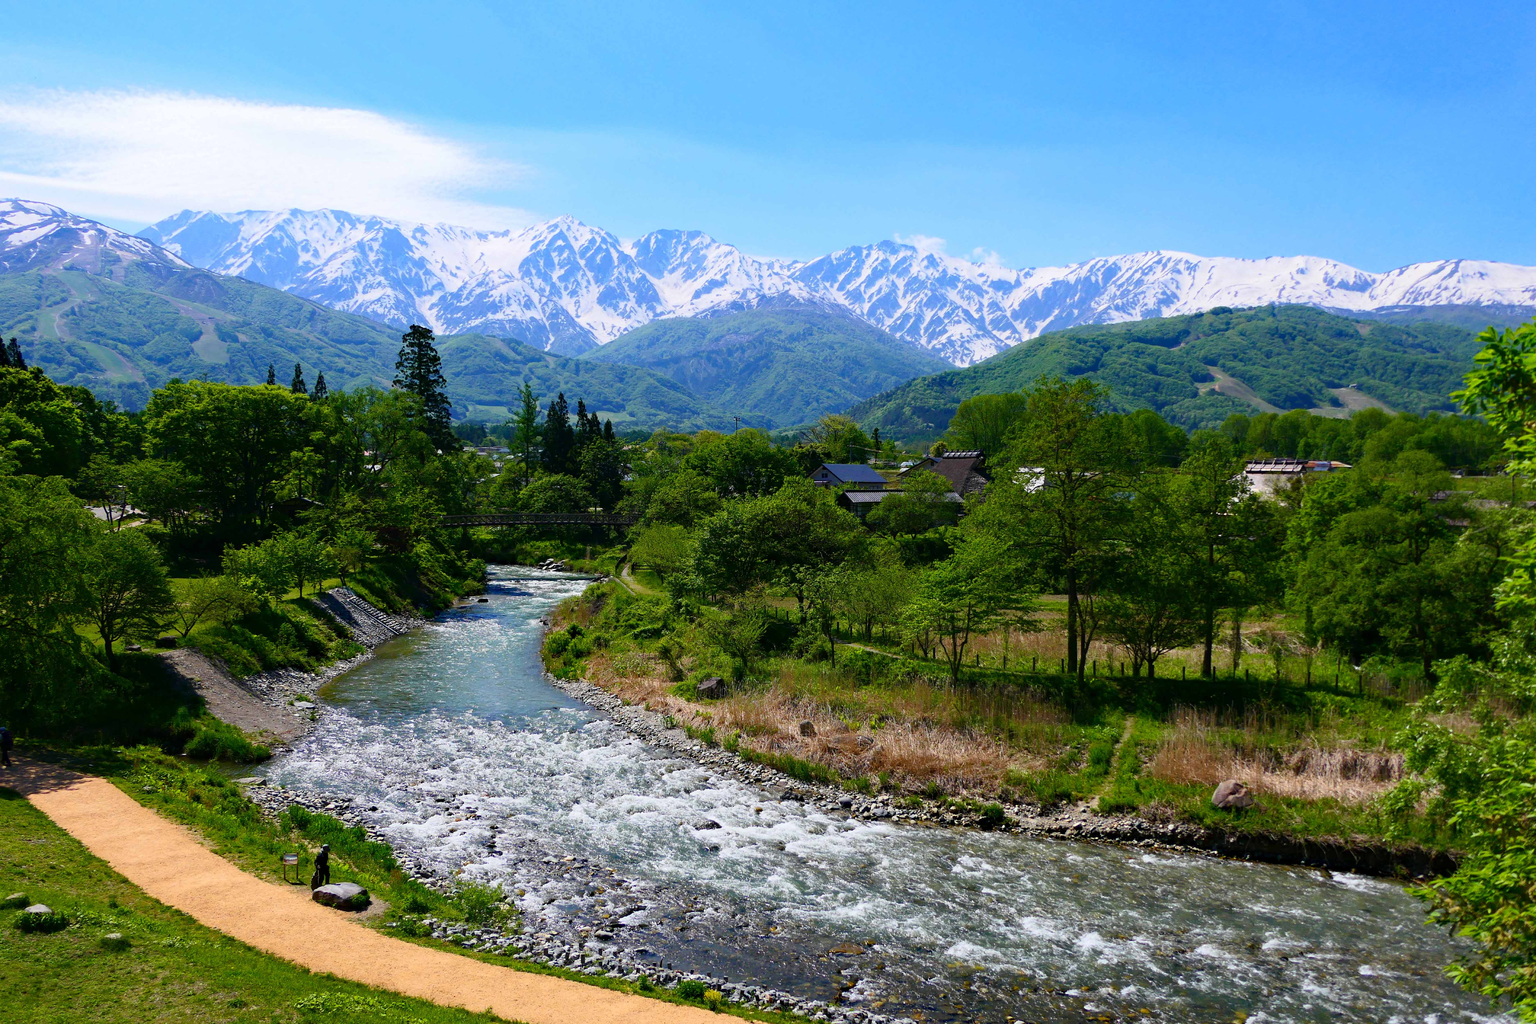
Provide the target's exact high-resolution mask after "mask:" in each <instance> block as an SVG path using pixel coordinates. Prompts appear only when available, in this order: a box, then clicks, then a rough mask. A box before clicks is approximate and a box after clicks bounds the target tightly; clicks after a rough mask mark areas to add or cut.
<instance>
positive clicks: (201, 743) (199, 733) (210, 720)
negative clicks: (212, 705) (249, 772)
mask: <svg viewBox="0 0 1536 1024" xmlns="http://www.w3.org/2000/svg"><path fill="white" fill-rule="evenodd" d="M182 752H183V753H185V754H186V755H187V756H188V757H195V758H198V759H199V760H203V761H231V762H234V763H235V764H254V763H256V762H257V761H265V760H266V759H267V758H269V757H271V756H272V751H270V750H268V749H267V748H266V747H264V746H262V745H261V744H259V743H252V742H251V741H250V739H249V738H248V737H247V736H246V735H245V733H243V732H241V731H240V730H239V729H237V728H235V727H234V726H233V725H230V724H229V723H228V722H221V721H219V720H218V719H217V718H214V717H213V716H212V715H203V716H202V717H200V718H198V719H197V720H195V721H194V722H193V723H192V738H191V739H189V740H187V743H186V746H185V747H183V748H182Z"/></svg>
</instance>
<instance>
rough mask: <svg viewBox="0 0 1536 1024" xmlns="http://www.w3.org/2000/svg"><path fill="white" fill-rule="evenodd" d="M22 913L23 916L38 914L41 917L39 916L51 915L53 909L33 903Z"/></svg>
mask: <svg viewBox="0 0 1536 1024" xmlns="http://www.w3.org/2000/svg"><path fill="white" fill-rule="evenodd" d="M22 913H23V914H39V915H41V914H51V913H53V908H52V907H50V906H49V905H48V904H46V903H34V904H32V905H31V906H30V907H28V908H27V909H25V910H23V911H22Z"/></svg>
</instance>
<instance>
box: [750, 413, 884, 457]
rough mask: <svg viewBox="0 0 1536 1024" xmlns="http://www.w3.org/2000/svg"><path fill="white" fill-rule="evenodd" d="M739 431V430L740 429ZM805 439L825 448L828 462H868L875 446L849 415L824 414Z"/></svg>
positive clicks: (807, 432) (808, 431) (806, 434)
mask: <svg viewBox="0 0 1536 1024" xmlns="http://www.w3.org/2000/svg"><path fill="white" fill-rule="evenodd" d="M738 433H739V431H738ZM805 441H806V442H807V443H809V444H812V445H816V446H818V447H820V448H821V449H823V450H824V451H825V452H826V453H827V455H826V461H827V462H833V463H845V464H846V463H856V462H868V461H869V458H870V456H871V455H873V454H874V451H875V446H874V444H873V443H872V442H871V441H870V439H869V435H867V434H865V433H864V431H863V430H862V429H860V428H859V425H858V424H857V423H855V422H854V421H853V420H851V419H849V418H848V417H847V416H841V415H835V414H830V415H827V416H823V417H822V418H821V419H819V420H817V421H816V423H815V424H814V425H813V426H812V427H811V428H810V429H809V430H807V431H806V432H805Z"/></svg>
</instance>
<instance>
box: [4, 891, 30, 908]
mask: <svg viewBox="0 0 1536 1024" xmlns="http://www.w3.org/2000/svg"><path fill="white" fill-rule="evenodd" d="M26 905H27V894H26V893H24V892H13V893H11V894H10V895H9V896H7V897H6V898H5V902H4V903H3V904H0V906H3V907H4V908H5V909H6V910H15V909H16V908H17V907H24V906H26Z"/></svg>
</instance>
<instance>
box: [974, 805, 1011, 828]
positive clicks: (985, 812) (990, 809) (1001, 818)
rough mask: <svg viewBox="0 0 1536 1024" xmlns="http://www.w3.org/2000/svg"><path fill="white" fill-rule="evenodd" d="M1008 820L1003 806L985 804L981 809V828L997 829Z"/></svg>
mask: <svg viewBox="0 0 1536 1024" xmlns="http://www.w3.org/2000/svg"><path fill="white" fill-rule="evenodd" d="M1007 820H1008V816H1007V815H1005V814H1004V813H1003V808H1002V805H1001V804H984V805H983V806H982V808H981V827H982V828H997V827H998V826H1000V825H1002V824H1003V823H1004V822H1005V821H1007Z"/></svg>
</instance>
